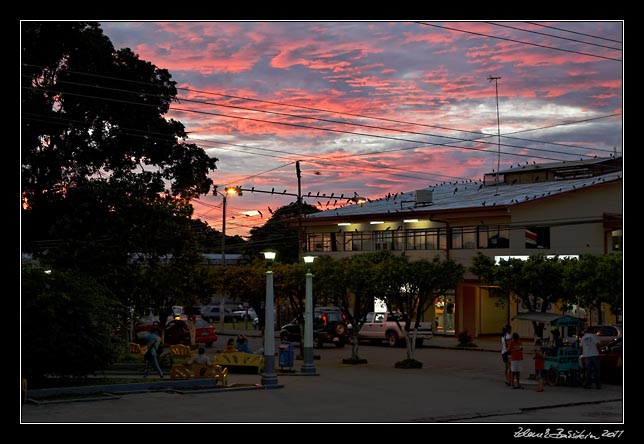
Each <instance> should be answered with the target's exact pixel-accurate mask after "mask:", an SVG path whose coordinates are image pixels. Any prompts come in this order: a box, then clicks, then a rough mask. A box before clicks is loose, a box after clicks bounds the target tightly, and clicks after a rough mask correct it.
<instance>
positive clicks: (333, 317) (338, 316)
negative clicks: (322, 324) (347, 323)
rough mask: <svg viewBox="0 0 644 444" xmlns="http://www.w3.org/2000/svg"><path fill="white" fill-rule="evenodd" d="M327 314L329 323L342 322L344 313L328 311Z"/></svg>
mask: <svg viewBox="0 0 644 444" xmlns="http://www.w3.org/2000/svg"><path fill="white" fill-rule="evenodd" d="M325 314H326V320H327V322H342V313H340V312H339V311H328V312H326V313H325Z"/></svg>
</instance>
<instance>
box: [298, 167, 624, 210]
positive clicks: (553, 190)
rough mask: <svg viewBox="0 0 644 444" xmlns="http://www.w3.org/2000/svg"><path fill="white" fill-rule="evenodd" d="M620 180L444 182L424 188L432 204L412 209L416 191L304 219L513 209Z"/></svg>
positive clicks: (604, 177)
mask: <svg viewBox="0 0 644 444" xmlns="http://www.w3.org/2000/svg"><path fill="white" fill-rule="evenodd" d="M621 179H622V171H619V172H616V173H609V174H603V175H600V176H594V177H587V178H582V179H566V180H554V181H549V182H532V183H522V184H515V185H508V184H499V185H498V187H497V186H496V185H487V186H485V185H483V183H482V182H480V181H460V182H447V183H443V184H440V185H436V186H431V187H428V188H424V190H431V191H432V203H431V204H426V205H422V204H421V205H418V206H416V191H411V192H405V193H396V194H392V195H387V196H385V197H382V198H379V199H375V200H371V201H368V202H366V203H364V204H349V205H346V206H344V207H341V208H334V209H330V210H325V211H321V212H319V213H312V214H308V215H306V219H308V220H311V219H323V218H338V217H351V216H369V215H386V214H396V213H398V214H400V217H411V216H412V215H413V214H414V213H418V212H432V211H444V210H462V209H473V208H481V209H482V208H485V207H490V206H496V205H517V204H521V203H524V202H530V201H535V200H539V199H547V198H549V197H552V196H556V195H558V194H562V193H568V192H571V191H575V190H579V189H582V188H588V187H593V186H598V185H601V184H604V183H608V182H613V181H617V180H621Z"/></svg>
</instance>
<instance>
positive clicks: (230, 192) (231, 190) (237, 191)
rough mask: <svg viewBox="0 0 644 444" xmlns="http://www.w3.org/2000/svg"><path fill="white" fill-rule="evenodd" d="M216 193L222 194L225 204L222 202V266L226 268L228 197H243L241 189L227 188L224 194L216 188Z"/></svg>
mask: <svg viewBox="0 0 644 444" xmlns="http://www.w3.org/2000/svg"><path fill="white" fill-rule="evenodd" d="M215 191H216V192H217V193H218V194H221V197H222V198H223V202H222V213H223V221H222V222H221V265H222V266H223V267H225V266H226V198H227V197H228V196H234V195H235V194H238V195H240V196H241V194H242V193H241V191H240V189H239V187H226V188H224V192H223V193H221V192H219V191H217V189H216V188H215Z"/></svg>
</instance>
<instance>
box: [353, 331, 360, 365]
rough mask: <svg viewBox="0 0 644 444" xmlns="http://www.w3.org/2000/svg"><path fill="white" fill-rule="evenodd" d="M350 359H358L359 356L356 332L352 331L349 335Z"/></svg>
mask: <svg viewBox="0 0 644 444" xmlns="http://www.w3.org/2000/svg"><path fill="white" fill-rule="evenodd" d="M351 359H355V360H358V359H360V357H359V356H358V334H357V333H354V334H353V335H352V336H351Z"/></svg>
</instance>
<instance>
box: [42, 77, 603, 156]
mask: <svg viewBox="0 0 644 444" xmlns="http://www.w3.org/2000/svg"><path fill="white" fill-rule="evenodd" d="M29 66H36V65H29ZM70 72H72V71H70ZM76 73H77V74H84V73H81V72H76ZM87 75H90V76H96V77H106V76H100V75H95V74H89V73H87ZM108 78H110V79H112V77H108ZM59 82H60V83H67V84H74V85H79V86H86V87H92V88H98V89H105V90H110V91H118V92H126V93H130V94H135V95H137V96H140V95H141V94H143V95H145V96H152V97H160V96H158V95H154V94H151V93H141V92H140V91H132V90H125V89H118V88H108V87H103V86H99V85H90V84H85V83H79V82H69V81H65V80H59ZM136 83H143V82H136ZM146 85H149V84H146ZM177 90H185V91H188V92H196V93H200V94H208V95H216V96H221V97H228V98H235V99H241V100H247V101H253V102H259V103H267V104H272V105H278V106H284V107H292V108H299V109H306V110H311V111H319V112H325V113H335V114H338V115H347V116H351V117H358V118H363V119H364V118H366V119H372V120H381V121H387V122H392V123H399V124H404V125H412V126H422V127H427V128H436V129H444V130H448V131H455V132H461V133H471V134H477V135H482V136H484V137H486V138H487V137H490V135H488V134H485V133H482V132H480V131H469V130H464V129H458V128H450V127H444V126H438V125H429V124H423V123H416V122H407V121H402V120H396V119H388V118H382V117H373V116H366V115H361V114H355V113H346V112H337V111H330V110H326V109H322V108H314V107H308V106H300V105H291V104H285V103H280V102H274V101H268V100H260V99H253V98H248V97H241V96H233V95H227V94H220V93H212V92H209V91H203V90H195V89H190V88H177ZM177 100H178V101H181V100H183V101H186V102H192V103H199V104H205V105H209V106H220V107H228V108H236V109H243V110H249V111H253V112H263V113H267V114H276V115H284V116H287V117H295V118H302V119H309V120H318V121H323V122H329V123H337V124H341V125H353V126H362V127H366V128H371V129H379V130H385V131H395V132H401V133H405V134H416V135H423V136H428V137H440V138H447V139H455V140H459V141H467V140H468V139H463V138H461V137H452V136H444V135H440V134H428V133H420V132H413V131H408V130H400V129H397V128H390V127H378V126H373V125H365V124H360V123H354V122H342V121H336V120H330V119H322V118H317V117H311V116H303V115H295V114H287V113H281V112H277V111H270V110H261V109H255V108H247V107H241V106H239V105H227V104H219V103H211V102H207V101H202V100H195V99H188V98H181V97H178V98H177ZM132 103H133V104H136V103H138V102H132ZM175 109H176V108H175ZM227 116H228V115H227ZM228 117H230V118H236V117H237V116H228ZM589 120H590V119H589ZM318 129H319V130H326V129H324V128H318ZM357 134H359V133H357ZM515 134H516V133H515ZM514 139H516V140H524V141H530V142H538V143H546V144H553V145H560V146H566V147H571V148H577V149H586V150H590V149H591V148H587V147H582V146H575V145H570V144H560V143H555V142H546V141H534V140H529V139H522V138H514ZM471 140H472V141H473V140H480V138H477V139H471ZM484 143H488V142H484ZM504 146H509V147H514V148H521V149H523V148H525V149H530V148H528V147H520V146H515V145H507V144H504ZM594 150H598V151H605V152H611V150H610V149H606V150H602V149H601V148H596V149H594Z"/></svg>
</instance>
